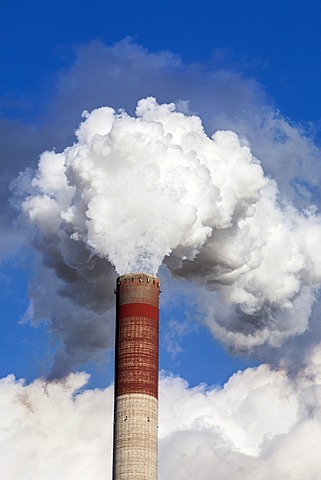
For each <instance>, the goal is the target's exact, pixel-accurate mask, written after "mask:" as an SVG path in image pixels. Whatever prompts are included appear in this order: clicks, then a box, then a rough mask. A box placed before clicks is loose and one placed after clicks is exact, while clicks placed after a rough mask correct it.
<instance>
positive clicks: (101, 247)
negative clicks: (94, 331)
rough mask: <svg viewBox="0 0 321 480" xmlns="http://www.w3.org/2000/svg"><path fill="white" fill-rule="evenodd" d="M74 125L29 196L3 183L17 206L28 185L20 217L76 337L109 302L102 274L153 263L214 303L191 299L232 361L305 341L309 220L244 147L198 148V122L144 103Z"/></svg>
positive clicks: (319, 225) (313, 246) (310, 269)
mask: <svg viewBox="0 0 321 480" xmlns="http://www.w3.org/2000/svg"><path fill="white" fill-rule="evenodd" d="M84 118H85V119H84V121H83V123H82V124H81V125H80V127H79V129H78V130H77V132H76V135H77V141H76V143H74V145H72V146H70V147H68V148H66V149H65V150H64V151H63V152H62V153H56V152H54V151H53V152H45V153H43V154H42V155H41V157H40V161H39V165H38V170H37V172H36V174H35V175H34V177H33V178H31V179H29V184H28V179H26V175H21V176H20V179H18V180H17V182H16V191H17V192H19V193H20V194H21V191H22V190H23V189H25V190H26V188H25V185H27V194H24V195H23V194H22V195H23V200H22V203H21V208H22V210H23V212H24V213H25V215H26V216H27V218H28V219H29V221H30V223H31V224H32V225H34V226H35V227H36V228H35V232H36V233H35V236H34V244H35V245H36V247H37V249H38V251H39V252H40V254H41V255H42V263H43V265H44V266H45V267H49V268H50V269H51V270H52V271H53V272H55V275H54V277H53V278H56V282H58V283H59V285H58V286H56V291H57V293H58V294H62V296H63V297H64V298H67V299H69V300H71V301H72V302H73V303H74V304H76V305H78V307H80V308H81V309H82V312H84V313H83V316H84V317H85V318H86V320H85V328H84V329H83V330H82V333H83V331H85V330H86V329H87V328H88V330H90V321H91V320H92V318H90V317H92V316H93V315H94V316H97V315H100V316H101V315H106V310H108V308H109V307H111V305H112V303H113V302H112V299H111V298H110V297H108V295H107V296H106V292H107V291H108V289H109V292H111V291H112V287H111V285H112V282H113V281H114V279H115V272H114V268H113V267H115V269H116V271H117V272H118V273H119V274H121V273H124V272H131V271H145V272H148V273H151V274H156V273H157V271H158V269H159V267H160V266H161V265H162V263H164V262H165V264H166V265H167V267H168V268H169V269H170V270H171V272H172V273H173V274H174V275H177V276H179V277H184V278H188V279H193V280H197V281H198V282H200V284H202V285H204V286H205V287H206V289H207V290H209V291H213V292H215V294H214V295H212V298H215V305H216V306H215V308H214V307H213V306H212V301H211V300H209V297H208V296H205V297H204V298H206V303H205V309H206V310H207V313H208V314H207V320H206V323H207V324H208V325H209V326H210V328H211V329H212V331H213V332H214V333H215V335H217V336H218V337H219V338H220V339H221V340H222V341H223V342H225V343H226V344H228V345H230V346H231V347H232V348H235V349H238V350H249V349H251V348H253V347H255V346H258V345H263V344H271V345H272V346H279V345H281V344H282V343H283V342H284V341H285V340H286V339H288V338H290V337H292V336H295V335H298V334H301V333H303V332H304V331H305V330H306V329H307V328H308V321H309V316H310V313H311V308H312V305H313V302H314V300H315V293H316V291H317V289H318V288H319V284H320V281H321V253H320V249H319V245H320V241H321V217H320V216H319V215H318V214H317V213H316V211H315V209H314V208H313V207H311V208H310V209H307V210H305V211H301V212H299V211H298V210H296V209H295V208H294V207H293V206H291V205H290V204H288V203H285V202H283V203H282V202H281V201H280V200H279V198H278V190H277V185H276V183H275V182H274V181H273V180H271V179H270V178H268V177H266V176H265V175H264V172H263V170H262V167H261V165H260V162H259V161H258V160H257V159H256V158H255V157H253V155H252V154H251V151H250V148H249V145H248V143H247V142H246V141H245V140H244V139H242V140H241V139H240V138H238V136H237V135H236V134H235V133H233V132H231V131H217V132H216V133H214V135H213V136H212V137H211V138H210V137H209V136H208V135H207V134H206V133H205V131H204V129H203V126H202V123H201V120H200V118H199V117H197V116H187V115H184V114H183V113H178V112H176V111H175V105H174V104H163V105H159V104H158V103H157V102H156V100H155V99H154V98H151V97H149V98H146V99H143V100H141V101H139V102H138V106H137V109H136V116H135V117H131V116H129V115H128V114H127V113H126V112H125V111H123V110H120V111H118V112H116V111H114V110H113V109H112V108H108V107H103V108H99V109H96V110H94V111H93V112H91V113H88V112H85V113H84ZM57 278H58V280H57ZM52 290H55V289H54V288H53V289H52ZM216 292H218V295H217V294H216ZM57 303H59V302H57ZM56 312H57V309H56ZM56 316H57V314H56ZM58 316H59V315H58ZM78 316H80V318H81V315H80V314H79V315H78ZM107 316H108V315H107ZM95 318H96V317H95ZM103 319H104V321H105V320H106V317H103ZM67 323H68V322H67ZM80 324H81V322H80ZM100 324H102V322H100ZM61 325H63V322H61ZM64 328H65V329H67V330H68V327H64V326H61V330H63V329H64ZM108 328H109V327H108ZM108 328H107V329H108ZM57 330H59V328H58V329H57ZM109 330H110V328H109ZM71 331H72V328H71V330H70V332H71ZM70 332H69V333H70ZM69 333H68V332H67V334H66V335H65V340H64V341H65V344H66V336H67V337H68V338H69V340H70V344H71V345H70V347H69V352H68V355H69V356H71V357H72V356H73V354H72V350H73V348H75V350H76V351H78V350H79V349H78V350H77V348H78V347H77V346H76V347H75V344H74V342H73V340H72V335H71V334H70V335H69ZM79 338H83V335H82V334H81V335H80V337H79ZM98 338H104V335H103V337H101V332H100V333H99V335H98V336H96V337H95V338H91V340H90V342H89V343H88V345H85V346H81V348H80V350H81V349H82V350H86V348H87V347H88V348H87V349H88V350H90V345H92V346H93V348H95V342H96V340H97V339H98ZM106 339H107V335H106V336H105V340H104V341H103V342H101V341H100V343H101V344H102V345H104V346H107V345H108V340H106ZM80 341H83V340H80ZM65 350H66V349H65ZM65 353H66V352H65ZM68 355H67V356H68Z"/></svg>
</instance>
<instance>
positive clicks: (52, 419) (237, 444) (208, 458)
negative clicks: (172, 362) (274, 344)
mask: <svg viewBox="0 0 321 480" xmlns="http://www.w3.org/2000/svg"><path fill="white" fill-rule="evenodd" d="M307 363H308V364H309V366H308V367H307V368H306V369H303V370H302V371H301V373H300V375H299V376H298V377H297V379H296V381H295V382H294V383H292V382H290V381H289V379H288V377H287V375H286V374H285V372H283V371H282V370H280V371H273V370H271V369H270V367H269V366H267V365H261V366H259V367H258V368H251V369H247V370H245V371H244V372H238V373H236V374H234V375H233V376H232V377H231V378H230V379H229V381H228V382H227V383H226V384H225V385H224V387H222V388H221V387H212V388H209V387H207V386H206V385H199V386H196V387H194V388H190V387H189V386H188V384H187V383H186V382H185V381H184V380H183V379H181V378H178V377H169V376H163V378H162V379H161V381H160V418H159V425H160V428H159V439H160V441H159V478H160V480H164V479H168V480H176V479H180V480H183V479H186V478H191V477H193V478H200V479H202V480H212V478H213V471H214V472H215V478H217V479H218V480H223V479H226V478H233V479H235V480H245V479H248V478H256V479H258V480H268V479H270V478H271V476H273V477H275V478H280V479H281V478H282V479H283V478H284V479H285V478H288V479H289V480H304V479H306V478H309V479H317V478H319V474H320V467H321V461H320V454H319V444H320V441H321V427H320V415H321V395H320V391H321V390H320V379H321V376H320V375H321V370H320V365H321V364H320V350H319V349H316V350H315V351H314V353H313V354H312V355H311V357H310V358H309V360H308V362H307ZM86 379H87V376H86V375H85V374H80V373H78V374H73V375H71V376H69V377H68V378H66V379H65V381H63V382H54V383H49V384H47V383H46V382H44V381H43V380H39V379H38V380H36V381H34V382H33V383H32V384H30V385H24V384H23V383H22V382H18V381H16V380H15V379H14V377H13V376H9V377H7V378H5V379H2V380H1V381H0V398H1V404H0V405H1V409H2V410H3V412H2V413H3V414H2V426H1V429H0V445H1V451H2V455H1V460H0V474H1V476H2V477H3V478H10V479H14V478H24V479H25V480H29V479H30V480H33V479H35V478H46V479H48V480H54V479H57V478H61V479H62V480H74V479H76V478H77V479H81V480H87V479H88V478H95V479H97V480H100V479H101V480H102V479H110V478H111V458H112V451H111V450H112V449H111V444H112V410H113V409H112V402H113V389H112V387H108V388H106V389H105V390H98V389H97V390H84V391H83V390H82V387H83V386H84V383H85V382H86ZM13 452H14V457H13V456H12V455H13Z"/></svg>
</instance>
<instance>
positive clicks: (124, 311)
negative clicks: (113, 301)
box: [118, 303, 158, 320]
mask: <svg viewBox="0 0 321 480" xmlns="http://www.w3.org/2000/svg"><path fill="white" fill-rule="evenodd" d="M118 315H119V318H126V317H146V318H152V319H154V320H158V308H157V307H155V306H154V305H150V304H148V303H125V304H123V305H119V307H118Z"/></svg>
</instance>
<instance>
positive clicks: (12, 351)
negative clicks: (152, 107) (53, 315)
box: [0, 0, 321, 386]
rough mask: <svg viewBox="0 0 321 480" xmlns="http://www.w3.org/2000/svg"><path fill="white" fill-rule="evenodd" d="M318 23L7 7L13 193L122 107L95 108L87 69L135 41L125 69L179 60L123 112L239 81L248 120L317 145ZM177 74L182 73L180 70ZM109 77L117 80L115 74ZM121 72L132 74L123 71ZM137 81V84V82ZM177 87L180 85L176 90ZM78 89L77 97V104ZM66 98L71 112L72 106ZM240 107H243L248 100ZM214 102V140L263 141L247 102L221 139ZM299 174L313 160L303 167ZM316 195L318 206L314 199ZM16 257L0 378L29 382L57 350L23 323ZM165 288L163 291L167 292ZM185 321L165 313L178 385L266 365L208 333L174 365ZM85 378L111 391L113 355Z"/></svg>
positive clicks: (248, 12)
mask: <svg viewBox="0 0 321 480" xmlns="http://www.w3.org/2000/svg"><path fill="white" fill-rule="evenodd" d="M320 16H321V7H320V4H319V2H317V1H309V0H308V1H304V2H303V1H299V0H295V1H291V2H290V1H281V2H276V1H271V2H257V1H254V0H244V1H243V0H238V1H237V0H233V1H231V0H229V1H226V2H224V3H222V2H217V1H201V2H197V3H195V2H183V1H177V2H169V1H162V2H160V1H154V2H150V1H141V0H138V1H137V2H131V1H122V0H121V1H99V0H98V1H94V2H89V1H86V0H80V1H77V2H76V1H71V0H69V1H67V2H65V3H64V4H58V3H57V2H53V1H43V2H32V1H10V2H9V1H7V0H4V1H3V2H1V6H0V22H1V25H0V43H1V54H0V62H1V66H0V68H1V72H2V74H1V85H0V112H1V115H2V125H3V127H2V128H3V134H2V135H3V144H4V146H3V153H2V155H3V157H2V165H3V172H4V176H5V183H6V185H7V184H8V182H9V181H10V180H11V179H12V178H14V177H15V176H16V175H17V174H18V172H19V170H24V169H25V168H27V167H28V166H33V167H34V166H35V164H36V161H37V158H38V156H39V154H40V153H41V152H42V151H43V150H45V149H47V148H48V149H51V148H53V147H55V146H57V148H58V149H59V148H62V147H64V146H67V145H68V144H70V139H72V137H73V131H74V130H75V128H76V126H77V122H79V121H80V116H79V115H80V113H81V111H82V110H83V109H85V108H88V109H89V110H90V109H92V108H94V107H98V106H100V104H103V102H104V100H105V97H106V104H107V103H108V101H109V102H112V101H113V89H115V85H112V86H111V87H110V86H109V85H108V82H107V81H106V90H109V91H106V92H102V94H101V95H98V94H97V96H96V97H95V96H94V95H93V92H92V89H93V88H95V82H93V86H92V85H91V83H90V81H91V80H88V78H85V79H84V77H83V76H82V69H83V68H84V66H85V64H86V61H89V60H88V59H89V58H91V57H90V56H91V55H92V58H94V55H97V58H98V60H97V61H98V62H99V61H100V60H99V55H100V54H101V52H102V49H103V46H104V45H105V46H107V47H109V48H110V49H112V48H113V45H115V44H117V43H118V42H121V41H123V40H124V39H130V40H126V42H127V47H128V45H131V47H129V48H128V52H127V53H126V55H125V57H124V58H125V60H123V61H124V62H126V61H129V60H128V59H129V57H130V55H131V52H132V53H133V54H134V53H135V52H136V53H137V51H136V50H135V49H136V48H138V49H144V50H142V51H143V52H144V53H143V54H142V55H143V56H144V55H145V57H146V58H147V57H148V55H152V54H155V55H156V56H157V55H158V54H159V53H160V52H164V51H168V52H172V53H171V54H168V55H170V56H171V60H170V61H169V64H168V65H167V66H165V67H164V72H163V73H162V75H163V78H162V88H161V87H160V86H159V85H157V87H156V88H155V92H153V84H152V83H149V80H148V79H146V83H145V84H144V85H141V88H140V87H139V88H138V87H137V88H136V87H135V88H133V91H132V93H131V97H130V99H127V98H124V104H122V100H121V98H122V95H123V92H122V91H121V92H120V93H119V92H118V93H117V95H116V96H115V97H114V98H115V100H114V103H115V105H112V106H115V107H117V106H118V107H123V106H125V108H129V109H130V108H132V104H133V102H134V101H135V100H136V101H137V100H139V98H140V96H138V95H141V96H143V95H144V91H146V95H153V94H154V95H155V96H157V98H158V97H161V98H160V100H161V101H171V100H173V101H176V100H177V99H178V98H182V99H186V100H189V98H187V95H188V91H191V90H192V89H194V90H195V92H196V90H197V89H198V85H197V82H198V80H197V79H199V80H200V87H199V88H201V89H202V88H203V86H204V85H205V86H206V88H210V86H208V85H209V83H210V82H211V78H215V75H217V72H220V75H221V76H222V78H223V80H222V82H223V83H224V76H223V73H222V72H224V74H225V75H227V76H228V78H229V81H235V84H236V85H237V88H238V87H239V85H241V84H242V85H243V87H242V88H244V89H245V91H246V92H247V93H248V94H249V104H250V106H249V112H248V114H249V115H250V114H251V112H250V109H252V110H253V109H254V110H255V109H257V110H256V113H255V114H256V115H259V111H261V110H262V109H264V108H269V109H271V111H272V110H273V111H274V112H279V113H280V115H281V116H282V119H285V120H284V121H287V122H289V125H291V127H292V126H293V125H296V126H300V128H302V129H304V131H305V132H306V134H307V138H308V139H309V141H316V142H317V141H318V138H319V128H320V112H319V105H320V100H321V98H320V95H321V93H320V80H321V63H320V58H321V41H320V40H321V39H320V36H321V33H320V28H319V25H320ZM89 45H91V47H89ZM133 46H134V49H133V50H131V48H132V47H133ZM90 48H92V51H91V52H90ZM134 50H135V51H134ZM134 61H136V59H134ZM171 62H172V63H171ZM175 62H178V63H179V64H180V66H179V67H177V66H173V65H174V64H175ZM165 63H166V62H165ZM77 68H78V70H77ZM91 68H92V65H88V69H89V70H88V72H87V73H88V76H89V77H90V78H91V79H93V78H95V76H96V70H95V69H92V70H90V69H91ZM106 68H107V70H108V65H107V66H106ZM122 68H124V70H126V65H125V66H123V67H122ZM159 68H160V70H161V69H162V67H159ZM176 68H178V70H177V71H176V73H175V69H176ZM171 69H172V70H173V71H174V73H173V72H172V71H171ZM130 72H131V70H130V68H129V73H130ZM184 72H185V73H184ZM193 72H194V73H193ZM215 72H216V73H215ZM77 75H78V77H77ZM135 75H136V76H137V78H139V75H138V74H137V72H136V73H135ZM171 75H173V76H172V77H171ZM175 76H176V83H177V84H176V85H175V88H174V87H173V83H174V80H173V79H174V77H175ZM184 76H190V80H189V81H188V82H187V84H185V85H183V86H182V97H178V96H177V95H179V94H178V93H177V92H179V90H180V81H181V78H182V77H184ZM137 78H136V79H135V81H137ZM231 78H232V80H231ZM233 79H234V80H233ZM82 81H84V85H83V89H84V91H86V93H85V95H84V96H82V93H81V92H80V93H79V92H78V91H77V89H79V85H81V84H82ZM167 81H168V86H167V83H166V82H167ZM73 82H74V85H75V90H76V94H75V95H74V94H73V92H72V90H73ZM77 82H78V83H77ZM123 82H124V85H125V86H124V89H125V90H128V91H131V88H132V84H131V77H130V76H129V78H124V79H123ZM202 82H204V83H203V86H202V85H201V83H202ZM213 82H214V80H213ZM213 85H214V86H213V88H214V89H215V88H217V86H215V82H214V84H213ZM99 88H101V86H100V87H99ZM231 88H234V87H231ZM235 88H236V87H235ZM69 89H70V91H71V95H70V102H71V103H70V105H69V104H68V103H66V102H65V100H66V96H68V95H69V93H70V91H69ZM80 90H81V89H80ZM136 91H137V93H136ZM159 92H160V93H159ZM172 92H174V93H172ZM86 95H88V97H86ZM238 95H241V96H242V92H241V93H240V94H238ZM136 96H137V98H135V97H136ZM171 96H172V98H171ZM116 97H117V98H116ZM87 98H88V101H87ZM213 101H215V98H214V99H211V98H209V99H208V105H206V103H207V98H206V96H205V95H204V98H201V93H200V97H198V98H197V95H196V93H195V100H193V105H192V110H193V109H194V111H195V110H196V111H197V112H199V114H200V116H201V117H202V112H203V111H204V112H205V110H206V108H207V113H205V117H206V115H208V118H207V119H206V118H205V125H206V127H207V129H208V130H209V129H210V128H211V126H212V125H214V126H215V127H216V128H223V129H225V128H231V129H236V130H237V128H239V131H237V133H240V134H242V135H247V134H248V136H249V137H251V135H252V136H254V135H255V132H254V130H251V128H252V127H247V118H246V115H244V108H246V107H244V105H246V101H245V103H244V104H242V102H240V105H239V106H237V105H236V106H235V108H234V107H233V106H231V105H228V101H226V111H227V113H226V114H225V113H224V108H225V106H224V102H223V103H222V106H221V107H220V115H221V118H222V119H224V120H222V125H221V127H220V125H219V118H218V117H217V118H216V119H215V121H212V123H211V119H210V114H209V113H208V111H210V110H211V108H212V107H211V102H213ZM86 102H87V103H88V105H87V104H86ZM99 102H100V104H99ZM198 102H199V105H200V106H199V108H198ZM204 105H205V106H204ZM64 108H65V109H66V110H65V111H64ZM213 108H214V107H213ZM238 108H239V111H238ZM228 110H229V111H228ZM242 115H243V116H242ZM240 118H241V120H240V121H239V119H240ZM206 121H207V124H206ZM238 121H239V123H237V122H238ZM282 121H283V120H282ZM229 123H230V125H231V126H230V127H229ZM59 128H61V130H62V129H64V131H63V132H62V131H61V130H60V129H59ZM247 128H248V132H247V130H246V129H247ZM253 132H254V133H253ZM55 135H56V137H55ZM4 137H5V138H4ZM71 141H72V140H71ZM254 147H255V148H256V152H255V154H256V155H257V156H258V157H259V158H260V152H261V151H262V156H263V157H264V155H265V156H267V155H268V153H269V152H268V153H267V149H266V146H265V147H264V146H262V145H261V146H255V145H254ZM260 148H261V150H260ZM284 155H285V154H284ZM302 162H303V163H304V159H303V160H302V159H301V163H302ZM302 168H303V169H304V167H302ZM266 169H267V171H268V173H270V171H269V169H270V170H271V172H272V174H274V172H275V171H277V172H278V173H279V176H280V182H281V183H282V181H284V192H285V196H286V195H289V194H288V191H287V189H286V185H285V184H286V182H287V179H284V178H283V176H282V174H281V173H280V170H287V165H286V164H285V165H283V166H282V167H281V168H280V165H279V166H278V167H277V166H275V165H274V166H273V165H272V164H271V165H270V164H269V162H268V160H267V161H266ZM298 175H300V172H298ZM278 180H279V179H278ZM305 181H306V180H305V179H300V181H299V184H300V185H301V186H302V185H303V184H304V182H305ZM307 184H308V190H309V194H310V197H311V196H312V197H313V195H314V197H318V191H317V190H316V189H317V187H316V186H315V185H313V182H310V183H309V181H308V180H307ZM313 187H314V190H313ZM3 190H4V191H3V192H2V196H3V197H5V196H6V193H8V192H6V191H5V187H3ZM315 191H316V192H317V193H316V194H315V193H313V192H315ZM8 196H10V194H9V193H8V195H7V197H8ZM314 200H315V198H314ZM14 215H15V214H13V213H12V212H11V211H10V212H9V211H8V208H7V207H6V206H5V207H4V214H3V224H4V228H5V229H9V228H10V223H11V222H15V220H14ZM13 228H14V227H13ZM17 235H18V233H17ZM8 238H11V237H8ZM10 241H11V240H9V243H10ZM5 243H6V242H5ZM10 247H11V246H10V245H3V252H4V253H3V264H2V266H3V273H2V276H1V284H2V288H1V290H2V293H1V298H0V300H1V311H2V312H3V319H2V322H1V330H2V334H1V352H3V353H2V362H1V370H0V373H1V376H5V375H6V374H8V373H14V374H15V375H16V376H17V377H25V378H27V380H28V381H30V380H32V379H34V378H36V377H37V376H41V375H45V374H46V373H47V369H48V368H50V362H51V358H52V352H54V351H55V348H57V346H56V343H55V342H56V340H55V339H54V338H53V337H52V336H51V334H50V333H48V331H47V327H46V325H47V324H46V321H45V320H46V319H44V322H43V323H41V322H40V323H39V325H38V326H35V327H32V326H30V324H29V323H28V322H23V320H22V319H23V318H24V315H25V313H26V309H27V307H28V282H29V281H30V278H31V276H32V273H31V272H32V269H33V266H32V265H33V263H32V258H30V255H32V254H30V251H29V250H28V251H26V249H25V248H23V246H21V245H17V247H16V249H15V247H14V246H13V248H12V249H11V248H10ZM12 250H13V251H12ZM163 288H164V289H166V286H164V287H163ZM181 316H182V308H180V306H179V305H178V306H175V308H173V307H170V308H164V312H163V313H162V330H161V335H162V339H163V343H162V346H161V362H160V366H161V368H164V369H166V370H168V371H172V372H174V373H178V374H181V375H182V376H183V377H184V378H186V379H187V380H188V381H190V382H191V384H193V385H194V384H197V383H199V382H207V383H208V384H215V383H223V382H224V381H226V380H227V379H228V377H229V376H230V375H231V374H232V373H233V372H234V371H236V370H237V369H239V368H241V369H243V368H245V367H246V366H248V365H255V364H256V363H257V359H256V358H255V357H254V358H253V357H252V358H249V357H248V356H247V355H243V356H233V355H231V354H229V353H227V351H226V350H225V349H224V347H222V346H221V344H220V343H218V342H217V340H215V339H213V337H212V335H211V334H210V333H209V331H208V330H207V329H206V328H205V327H204V326H200V325H198V326H194V327H193V326H191V325H188V327H187V328H186V331H185V333H184V334H183V335H181V334H179V333H177V334H175V335H176V336H175V342H176V343H177V345H176V347H177V352H176V353H170V352H169V351H168V345H167V344H166V341H165V337H166V332H167V328H169V327H168V322H170V321H172V320H176V321H179V319H180V318H181ZM173 335H174V334H173ZM262 355H263V354H262ZM108 359H109V360H108ZM76 368H80V369H82V368H85V369H87V370H88V369H89V370H90V371H91V372H93V383H92V384H93V385H98V386H104V385H106V384H107V383H109V381H110V380H111V379H112V367H111V364H110V354H106V355H105V356H103V357H102V359H100V360H99V361H98V363H97V364H95V363H93V364H90V365H87V364H86V362H85V364H84V365H77V367H76Z"/></svg>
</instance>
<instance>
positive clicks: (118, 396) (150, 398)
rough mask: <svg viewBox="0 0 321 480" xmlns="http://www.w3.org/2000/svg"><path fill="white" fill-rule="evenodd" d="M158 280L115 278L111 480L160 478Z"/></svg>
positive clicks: (131, 276)
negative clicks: (158, 460)
mask: <svg viewBox="0 0 321 480" xmlns="http://www.w3.org/2000/svg"><path fill="white" fill-rule="evenodd" d="M159 292H160V288H159V279H158V278H156V277H153V276H151V275H146V274H144V273H133V274H129V275H121V276H120V277H119V278H118V279H117V287H116V295H117V304H116V348H115V350H116V352H115V400H114V448H113V457H114V458H113V480H156V479H157V450H158V440H157V423H158V330H159V328H158V324H159Z"/></svg>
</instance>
